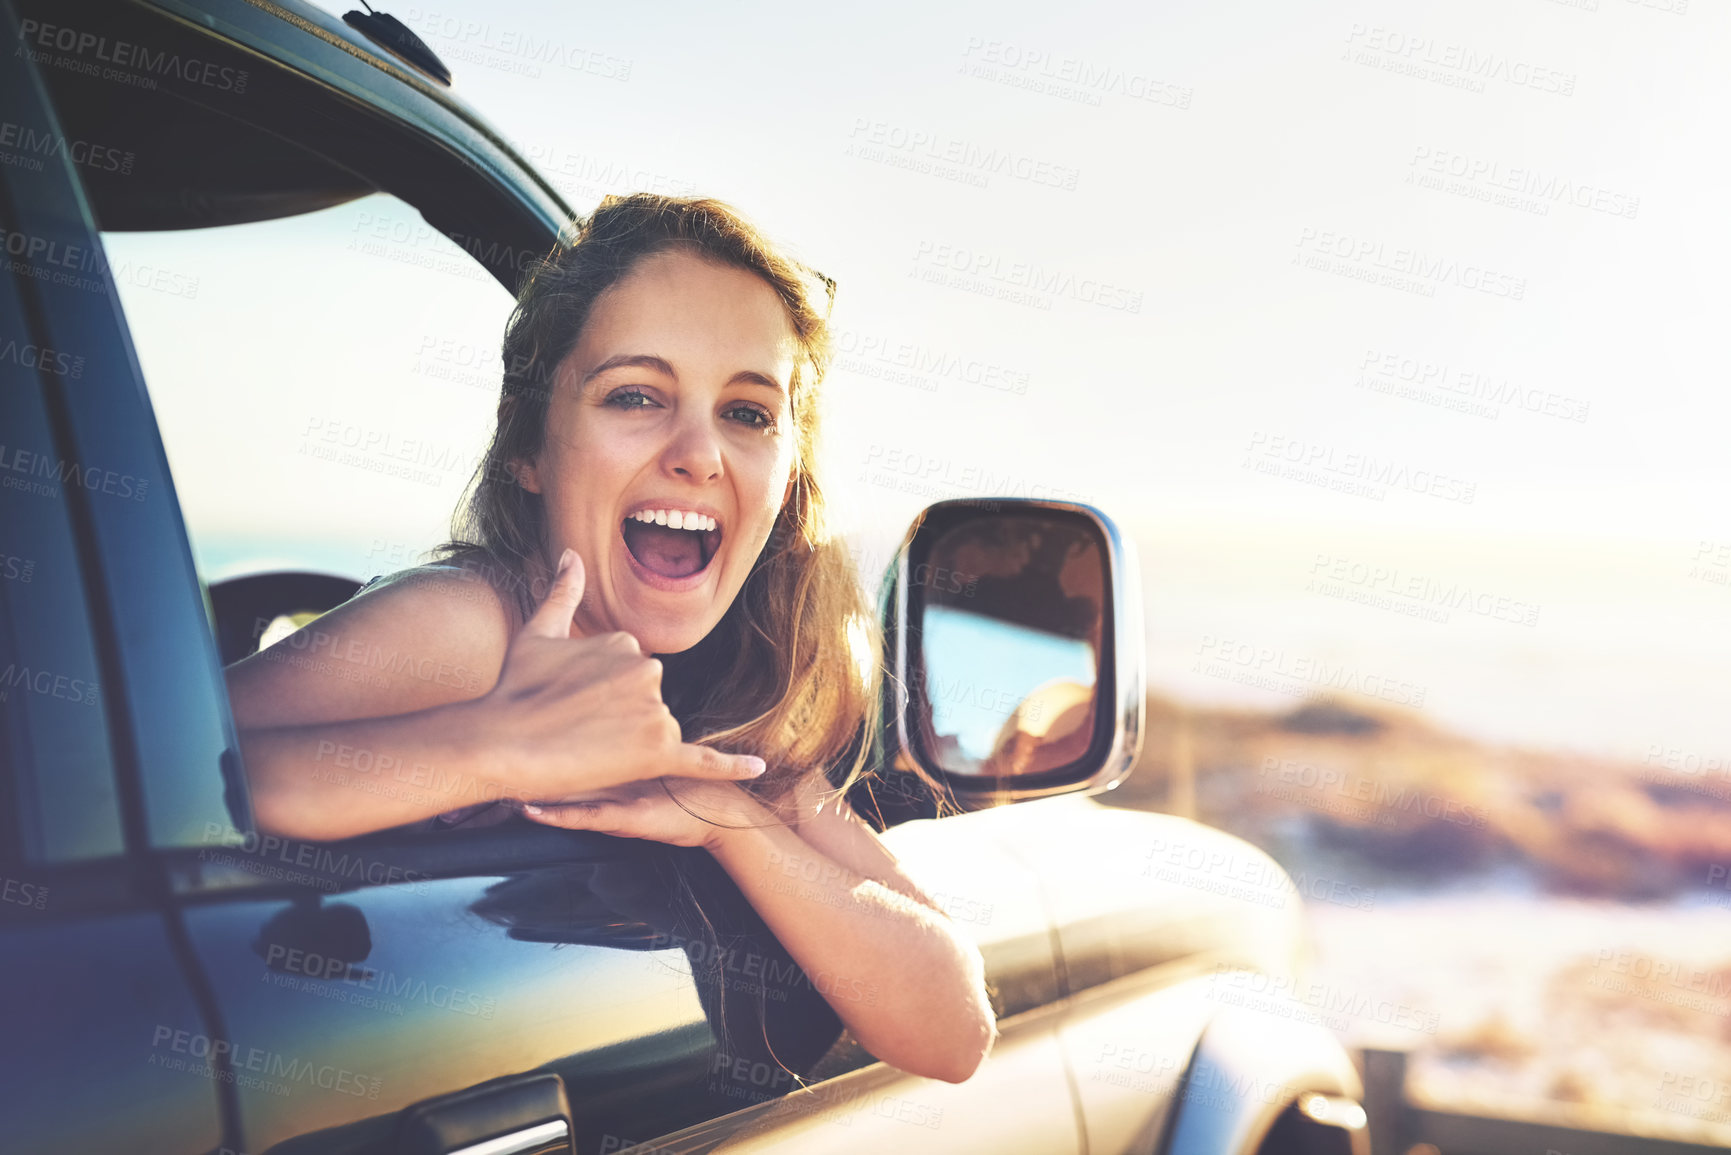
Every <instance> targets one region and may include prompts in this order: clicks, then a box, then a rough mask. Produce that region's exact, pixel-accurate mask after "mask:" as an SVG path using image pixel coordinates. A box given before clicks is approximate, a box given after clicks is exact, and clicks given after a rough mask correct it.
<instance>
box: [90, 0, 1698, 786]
mask: <svg viewBox="0 0 1731 1155" xmlns="http://www.w3.org/2000/svg"><path fill="white" fill-rule="evenodd" d="M324 6H325V7H328V8H329V9H330V10H331V11H333V12H339V13H340V12H341V11H344V10H346V9H347V8H348V7H349V5H348V4H347V3H346V2H343V3H332V4H327V5H324ZM385 10H387V11H391V12H393V13H394V14H395V15H397V16H398V17H399V18H401V19H402V20H403V21H404V22H405V23H406V24H408V25H409V26H410V27H411V28H412V29H413V30H415V31H416V32H417V33H418V34H419V35H421V36H422V38H423V39H425V40H426V41H427V43H428V44H429V45H430V46H431V47H432V48H433V50H434V51H435V52H436V53H438V54H439V55H440V56H441V57H442V58H443V59H444V60H445V62H446V63H447V64H448V65H449V66H450V67H451V70H452V72H453V74H454V77H455V84H454V90H455V91H456V93H457V94H458V95H460V96H461V97H462V98H463V99H464V100H465V101H467V102H468V103H469V104H470V105H472V106H473V107H474V108H476V109H477V110H479V111H480V112H481V113H482V114H483V115H484V116H486V117H487V118H488V119H489V120H490V121H491V122H492V123H493V124H494V125H495V126H497V127H498V128H499V129H500V130H501V131H502V132H503V133H504V135H505V136H506V137H507V138H509V139H511V140H512V141H514V142H515V143H516V144H517V145H518V147H519V148H520V150H521V151H522V152H523V153H524V155H526V156H527V157H528V158H529V159H530V160H531V162H532V163H534V164H535V165H536V166H537V167H538V168H540V169H541V170H542V171H543V172H544V173H546V174H547V175H548V176H549V177H550V178H551V179H552V181H553V183H554V184H555V185H556V186H558V187H559V188H561V190H562V191H563V192H564V194H565V196H566V199H567V200H568V201H569V202H570V203H571V204H572V206H573V207H574V208H576V209H577V210H578V211H580V212H581V211H587V210H588V209H590V208H592V207H593V206H594V205H595V203H596V202H597V201H598V200H599V198H600V197H601V196H602V195H603V194H605V193H609V192H626V191H632V190H636V189H649V190H652V191H662V192H672V193H702V194H705V195H713V196H717V197H720V198H722V199H724V200H727V201H729V202H731V203H733V204H735V205H736V206H738V207H739V208H741V209H742V210H743V211H744V212H745V213H746V214H747V215H748V216H750V217H751V218H752V219H753V220H755V221H756V222H757V223H758V224H759V225H760V226H762V227H763V228H764V229H765V231H767V232H768V233H769V234H770V235H771V236H773V237H775V238H776V239H777V240H779V241H780V242H782V243H784V244H786V245H787V246H789V247H790V248H792V249H793V250H794V251H796V252H797V253H798V254H799V255H801V256H802V257H803V258H804V259H805V260H807V261H808V262H809V263H811V264H812V265H814V266H816V267H817V268H819V269H821V270H822V271H824V272H825V273H826V274H828V275H829V276H831V277H833V278H834V279H835V280H836V281H837V283H838V285H839V289H838V293H837V297H836V302H835V307H834V315H833V318H832V320H833V322H834V324H835V326H836V330H837V335H838V347H839V350H840V354H841V356H840V359H839V361H838V364H837V366H836V367H835V369H834V371H833V372H832V374H831V377H830V379H829V382H828V384H827V387H826V388H827V395H826V400H825V405H826V407H827V412H826V421H827V426H826V434H825V445H824V453H825V462H824V466H825V470H826V475H827V478H828V483H829V488H830V490H831V491H832V492H833V493H834V495H835V497H836V500H837V506H838V510H839V511H840V520H841V525H842V528H843V530H844V532H845V533H846V535H847V537H848V539H849V541H850V542H851V543H853V544H854V546H855V549H856V552H857V554H858V556H859V558H860V561H861V564H862V567H863V568H865V569H866V570H867V571H869V572H870V573H871V574H874V575H875V572H876V571H879V570H881V568H882V566H883V564H884V563H885V562H886V561H887V558H888V551H889V550H890V549H892V548H893V546H894V544H895V543H896V542H897V541H898V540H899V538H900V535H901V534H902V533H903V532H904V531H905V529H906V527H907V525H908V522H909V520H910V519H911V518H912V517H913V516H915V514H917V513H918V511H919V510H920V508H922V507H923V506H924V505H925V504H926V503H928V502H930V501H933V500H938V499H941V498H945V497H956V496H970V495H979V496H984V495H995V494H1007V495H1012V496H1036V497H1039V496H1049V497H1056V498H1060V499H1064V500H1082V501H1086V502H1088V503H1090V504H1092V505H1095V506H1097V507H1098V508H1100V509H1101V510H1103V511H1105V512H1106V513H1107V514H1108V515H1109V516H1111V517H1112V518H1113V519H1114V520H1115V521H1117V522H1118V524H1119V525H1120V527H1121V528H1122V529H1123V531H1124V532H1125V533H1126V534H1127V535H1128V536H1129V537H1130V539H1131V540H1132V541H1133V542H1134V543H1135V547H1136V550H1137V552H1138V555H1139V557H1140V561H1141V566H1142V572H1143V577H1144V594H1145V597H1146V606H1147V609H1146V618H1147V644H1148V665H1149V674H1150V682H1151V685H1152V686H1153V688H1154V689H1156V690H1157V691H1159V692H1163V693H1169V694H1173V695H1177V696H1180V697H1183V698H1186V699H1188V700H1193V701H1198V702H1237V703H1245V704H1254V705H1263V706H1270V707H1285V706H1289V705H1291V704H1293V703H1295V702H1296V701H1297V700H1298V699H1299V698H1301V697H1303V696H1304V695H1306V694H1310V693H1314V692H1317V690H1318V689H1321V688H1326V687H1325V686H1323V684H1322V683H1323V682H1326V681H1328V680H1330V679H1337V680H1343V681H1344V682H1346V683H1350V685H1351V687H1352V688H1355V689H1357V690H1359V691H1360V692H1368V693H1369V694H1370V695H1371V696H1372V697H1373V698H1377V699H1380V700H1381V701H1383V702H1385V703H1393V704H1395V705H1398V706H1405V707H1409V708H1414V709H1419V710H1422V711H1423V712H1424V713H1425V714H1426V716H1428V717H1430V718H1432V719H1433V720H1435V721H1437V722H1439V723H1440V724H1445V725H1448V726H1452V727H1455V728H1458V729H1461V730H1464V731H1466V732H1468V733H1471V734H1475V735H1478V736H1482V737H1485V738H1487V739H1494V740H1498V741H1508V742H1516V743H1521V744H1526V745H1533V746H1543V747H1549V748H1563V749H1578V750H1581V751H1584V752H1592V753H1603V754H1614V755H1619V756H1624V757H1633V758H1637V759H1649V760H1650V759H1655V758H1657V759H1659V760H1661V761H1662V760H1663V759H1665V758H1671V757H1676V758H1684V757H1688V756H1693V757H1695V758H1697V759H1710V758H1720V759H1731V721H1728V717H1727V715H1728V713H1731V712H1728V711H1726V710H1725V708H1724V705H1723V702H1724V699H1725V697H1726V693H1725V689H1726V687H1727V686H1728V685H1731V678H1728V676H1727V675H1731V507H1728V503H1727V500H1726V498H1727V495H1728V494H1731V452H1728V451H1727V449H1726V436H1727V434H1726V431H1727V429H1728V428H1731V398H1728V391H1727V389H1726V385H1727V379H1726V370H1725V365H1724V359H1723V347H1724V333H1725V321H1724V318H1726V317H1727V316H1728V315H1731V289H1728V288H1727V282H1726V278H1725V276H1724V274H1723V270H1724V269H1725V268H1727V267H1728V266H1731V261H1728V260H1727V258H1728V257H1731V238H1728V235H1727V228H1726V226H1725V224H1724V218H1723V212H1722V209H1721V205H1722V203H1723V199H1724V196H1725V191H1726V189H1727V186H1728V179H1727V178H1728V177H1731V171H1728V163H1727V160H1726V152H1725V149H1724V145H1723V126H1724V116H1725V110H1727V109H1728V108H1731V91H1728V89H1731V79H1728V78H1727V74H1726V71H1725V69H1724V68H1723V61H1724V59H1725V58H1726V53H1727V49H1728V48H1731V26H1728V25H1731V10H1727V9H1726V8H1725V7H1724V6H1722V5H1709V4H1704V3H1701V2H1700V0H1576V2H1575V3H1562V2H1559V0H1495V2H1492V0H1468V2H1461V3H1454V4H1450V5H1446V6H1444V5H1431V4H1419V3H1412V2H1396V3H1380V4H1371V3H1369V2H1362V3H1360V2H1322V3H1312V4H1306V5H1302V6H1300V5H1284V4H1275V3H1248V2H1237V3H1232V2H1228V3H1213V4H1201V3H1182V4H1180V3H1152V4H1138V5H1129V4H1124V5H1118V6H1107V5H1094V4H1066V5H1049V4H1026V3H1022V4H1011V5H1004V4H994V5H984V4H980V5H967V4H953V5H943V6H934V5H913V4H901V3H891V4H887V5H874V6H869V7H857V6H848V7H843V6H818V5H807V6H801V7H791V6H789V7H770V6H766V5H747V6H736V7H729V8H728V9H727V10H726V13H727V14H726V17H725V18H721V17H718V15H717V11H718V10H717V9H715V8H714V7H708V8H704V9H697V8H693V7H688V6H685V5H680V4H673V5H667V6H658V7H657V8H656V9H655V10H654V11H653V13H652V14H651V13H650V12H649V11H648V10H646V9H642V8H626V7H623V6H621V7H614V8H607V7H593V8H585V9H584V10H583V11H582V12H581V13H580V14H579V13H577V12H576V11H575V10H573V9H571V8H570V7H569V6H568V5H558V4H551V3H532V2H528V0H503V2H488V3H484V4H483V3H480V2H478V0H476V2H469V3H464V2H461V0H451V2H445V3H441V4H439V5H438V6H437V7H436V8H432V7H427V6H410V5H399V6H395V7H391V6H387V7H386V8H385ZM680 29H701V30H702V34H701V35H686V34H678V35H675V34H673V32H674V30H680ZM417 230H419V231H417ZM108 243H109V246H110V255H111V259H113V260H114V261H116V262H117V263H121V264H124V263H125V262H126V261H129V260H130V261H132V262H134V263H136V264H138V265H149V264H151V263H152V262H154V263H156V264H158V265H162V266H168V267H172V268H175V269H178V270H182V271H184V272H186V273H187V274H188V275H189V276H191V277H192V278H193V279H194V280H195V281H196V283H197V286H198V289H197V292H196V294H195V295H193V296H186V295H180V296H175V295H170V294H166V293H159V292H146V291H144V290H142V289H138V288H136V287H132V288H129V287H127V286H126V285H124V284H123V301H124V304H125V307H126V309H127V312H128V316H129V319H131V321H132V323H133V326H134V329H135V336H136V339H137V341H138V344H139V349H140V355H141V358H142V359H143V361H144V365H145V369H146V373H147V376H148V377H149V379H150V383H151V391H152V396H153V398H154V400H155V402H156V405H157V409H158V416H159V419H160V420H161V422H162V425H163V431H164V437H165V441H166V442H167V444H168V448H169V453H170V460H171V464H172V466H173V468H174V471H175V475H176V479H177V485H178V486H179V488H180V496H181V500H182V502H183V505H184V507H185V508H186V510H187V514H188V520H189V525H190V526H191V530H192V534H193V537H194V543H195V549H196V550H197V552H198V555H199V558H200V562H201V565H202V566H203V568H204V570H205V573H206V576H207V577H208V578H213V579H214V578H218V577H222V576H228V575H230V574H232V573H238V572H244V571H246V570H248V569H257V568H261V567H269V566H272V565H277V564H294V565H316V566H318V567H320V568H330V569H336V570H340V571H342V572H350V573H353V574H354V575H355V576H359V577H368V576H371V575H372V574H373V573H378V572H385V571H386V570H389V569H393V568H399V567H400V566H402V565H407V564H412V563H413V561H414V560H415V556H414V555H415V554H416V553H417V551H419V550H422V549H425V548H426V547H428V546H430V545H432V544H434V542H435V541H436V540H437V539H438V537H439V535H440V534H441V531H442V530H443V529H444V527H445V524H446V522H447V520H448V518H449V514H450V511H451V508H452V506H453V505H454V504H455V501H456V498H457V496H458V494H459V492H460V490H461V487H462V484H463V483H464V482H465V481H466V480H467V470H466V468H464V466H465V465H467V464H469V463H472V461H473V457H474V454H475V453H477V452H478V451H479V449H480V447H481V445H482V444H483V443H484V441H485V438H486V435H487V433H488V431H489V428H490V425H489V415H490V412H491V407H492V401H493V395H492V394H491V393H490V391H491V390H493V389H495V388H496V380H497V379H496V373H497V364H498V361H497V344H498V338H499V334H500V332H501V330H502V326H503V322H504V318H505V316H506V314H507V313H508V311H509V307H510V301H509V299H508V297H507V296H506V295H505V294H504V292H503V290H501V289H500V288H499V287H498V286H497V285H495V284H493V283H492V282H490V281H487V280H485V279H484V278H482V276H481V275H480V274H479V272H478V271H474V270H472V269H471V268H468V267H465V265H464V264H463V259H462V258H461V257H460V256H458V255H456V251H455V250H454V248H452V247H450V246H448V245H446V244H445V242H444V241H443V238H441V237H438V236H437V235H432V236H428V235H427V233H426V230H425V227H424V226H422V225H420V222H419V221H418V218H416V217H415V216H414V215H413V213H412V212H411V211H410V210H408V209H407V208H406V207H405V206H403V205H401V204H396V203H392V202H389V201H387V200H385V199H384V198H369V199H368V200H365V201H361V202H356V203H354V204H351V205H348V206H342V207H339V208H337V209H333V210H327V211H326V212H325V213H321V214H315V215H313V216H310V217H305V218H298V219H294V220H289V221H279V222H272V223H270V224H268V225H257V226H243V227H242V228H240V229H225V230H209V231H207V232H205V233H202V234H169V235H161V236H154V235H144V234H128V235H111V236H110V237H109V238H108ZM442 245H443V246H444V247H443V248H441V246H442ZM265 270H268V271H269V275H268V276H266V275H264V271H265ZM339 270H340V271H339ZM194 333H197V334H200V337H199V341H200V344H199V346H198V348H197V350H196V352H195V351H194V349H193V348H192V347H191V345H190V344H189V338H190V335H191V334H194ZM362 382H364V383H365V384H366V388H364V389H363V388H361V387H360V383H362ZM236 429H241V430H245V431H247V432H246V434H245V435H244V436H242V437H238V438H237V437H235V436H233V431H234V430H236ZM1337 676H1338V677H1337Z"/></svg>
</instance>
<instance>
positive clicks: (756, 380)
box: [727, 369, 787, 393]
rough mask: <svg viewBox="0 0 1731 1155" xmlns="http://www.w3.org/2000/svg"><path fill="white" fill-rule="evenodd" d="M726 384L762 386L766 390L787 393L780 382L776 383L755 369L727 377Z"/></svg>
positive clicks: (772, 378)
mask: <svg viewBox="0 0 1731 1155" xmlns="http://www.w3.org/2000/svg"><path fill="white" fill-rule="evenodd" d="M727 383H728V384H729V385H762V386H764V387H765V388H766V389H774V390H775V391H776V392H777V393H785V392H787V390H785V389H783V388H782V387H781V382H780V381H777V380H776V379H775V378H774V377H771V376H770V375H769V374H767V373H759V372H758V371H757V370H755V369H741V370H740V371H739V372H737V373H735V374H734V375H733V376H731V377H729V378H728V379H727Z"/></svg>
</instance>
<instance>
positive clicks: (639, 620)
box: [518, 252, 799, 654]
mask: <svg viewBox="0 0 1731 1155" xmlns="http://www.w3.org/2000/svg"><path fill="white" fill-rule="evenodd" d="M798 353H799V345H798V341H797V338H796V336H795V334H794V331H793V326H792V324H791V322H790V321H789V320H788V316H787V311H786V309H785V308H783V306H782V303H781V299H780V298H779V297H778V296H776V293H775V291H774V290H773V289H771V288H770V287H769V285H768V284H767V283H766V282H765V281H763V280H762V279H761V278H759V277H758V276H756V275H755V274H753V273H750V272H747V271H745V270H744V269H738V268H733V267H730V266H726V265H718V264H713V263H710V262H708V261H705V260H703V259H702V258H699V257H695V256H692V255H690V254H689V253H682V252H664V253H658V254H656V255H654V256H650V257H645V258H643V259H642V260H640V261H639V262H638V263H637V264H636V266H635V267H633V268H632V270H631V271H630V272H629V273H628V274H626V275H625V276H624V277H622V278H621V279H620V280H619V281H617V282H615V283H614V285H613V287H612V288H610V289H609V290H607V292H605V293H604V294H602V295H601V297H600V298H599V299H598V300H597V301H596V302H595V306H594V308H593V309H591V311H590V314H589V320H588V322H587V324H585V325H584V327H583V332H582V335H581V336H580V337H579V338H578V341H577V345H576V347H575V348H573V349H572V350H571V353H570V354H569V355H568V356H567V357H566V358H565V360H564V361H563V362H562V363H561V364H560V366H559V369H558V371H557V373H556V374H555V375H554V389H553V395H552V397H551V398H550V399H549V402H548V408H547V436H546V441H545V444H544V445H543V447H542V450H541V452H540V454H539V455H537V456H536V458H535V459H534V461H532V462H527V463H519V468H518V477H519V479H520V481H521V484H522V485H523V486H524V488H526V489H529V490H530V491H532V492H534V493H539V494H541V495H542V499H543V504H544V506H545V509H546V513H547V528H548V554H549V557H553V558H556V557H558V556H559V555H560V554H561V553H562V552H563V551H564V550H565V549H566V548H567V547H569V548H572V549H575V550H576V551H577V553H578V555H579V556H580V557H582V559H583V564H584V566H585V568H586V570H587V580H586V584H585V587H584V591H583V601H582V604H581V605H580V606H579V607H578V609H577V613H576V615H575V619H574V631H573V632H574V633H579V634H583V635H590V634H597V633H605V632H608V631H610V630H624V631H626V632H627V633H630V634H632V635H634V636H635V637H636V638H637V641H638V644H639V645H640V646H642V647H643V650H644V652H646V653H659V654H672V653H678V652H680V651H682V650H687V649H690V648H691V647H692V646H694V645H696V644H697V643H698V642H699V641H701V640H702V639H703V637H704V636H705V635H706V634H708V633H709V631H710V630H712V629H713V628H714V627H715V624H716V623H717V622H719V621H720V620H721V616H722V614H724V613H726V611H727V607H728V606H729V605H731V604H732V603H733V599H734V597H735V596H736V595H737V594H738V593H739V590H740V587H741V586H743V585H744V584H745V578H746V575H747V574H748V573H750V571H751V566H752V563H753V562H754V561H755V560H756V559H757V556H758V554H759V553H761V552H762V550H763V546H764V543H765V542H766V541H767V540H768V539H769V534H770V530H771V529H772V528H773V526H774V524H775V518H776V514H777V513H778V511H779V510H780V508H781V506H782V504H783V502H785V501H786V500H787V497H788V495H789V493H790V492H791V489H792V483H793V468H794V457H795V437H794V430H793V419H792V414H791V410H790V407H789V398H788V389H789V387H790V379H791V377H792V374H793V367H794V363H795V359H796V357H797V356H798ZM694 515H695V516H694ZM693 523H695V527H694V525H693ZM676 527H677V528H676Z"/></svg>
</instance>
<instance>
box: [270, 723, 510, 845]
mask: <svg viewBox="0 0 1731 1155" xmlns="http://www.w3.org/2000/svg"><path fill="white" fill-rule="evenodd" d="M469 705H470V703H467V702H459V703H453V704H450V705H443V706H435V707H432V708H430V709H426V710H417V711H415V712H413V713H408V714H397V715H393V716H390V717H384V718H357V719H353V720H351V721H343V722H319V723H312V724H307V725H299V726H273V727H266V728H254V729H243V730H242V731H241V732H240V744H241V759H242V762H243V764H244V765H245V766H246V775H247V782H248V786H249V788H250V790H251V794H252V803H253V811H254V818H255V819H256V821H257V823H258V826H259V829H260V830H261V831H263V832H265V833H269V834H280V835H283V836H285V837H289V838H306V839H313V840H320V841H330V840H334V839H339V838H350V837H353V836H355V835H359V834H367V833H370V832H372V831H375V830H386V829H389V828H391V827H393V826H402V825H404V824H405V823H410V822H417V821H421V820H424V819H427V818H431V817H433V816H434V815H437V814H443V813H445V812H446V811H449V810H456V809H458V808H459V807H462V806H468V805H472V804H474V803H477V802H489V801H493V800H495V799H499V798H508V797H518V796H519V793H520V792H519V791H518V790H517V788H516V786H515V784H513V783H512V782H511V781H509V780H508V775H507V774H506V768H505V767H504V766H503V765H500V764H497V760H496V759H494V760H491V761H489V759H488V757H487V752H486V751H485V749H484V748H483V746H482V745H481V743H479V742H478V741H476V739H475V734H476V728H475V726H474V724H473V719H472V718H471V717H470V716H469V715H470V714H471V713H472V710H470V709H468V708H467V707H469Z"/></svg>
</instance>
